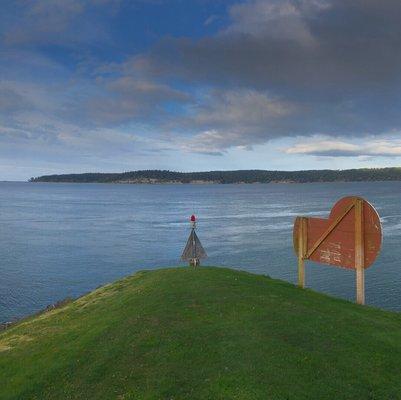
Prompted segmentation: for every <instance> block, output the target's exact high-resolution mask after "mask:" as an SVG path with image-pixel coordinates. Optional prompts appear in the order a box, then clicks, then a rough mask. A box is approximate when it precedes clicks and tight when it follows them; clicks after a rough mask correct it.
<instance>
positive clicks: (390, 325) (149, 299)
mask: <svg viewBox="0 0 401 400" xmlns="http://www.w3.org/2000/svg"><path fill="white" fill-rule="evenodd" d="M399 398H401V314H397V313H391V312H385V311H381V310H378V309H373V308H369V307H362V306H358V305H355V304H352V303H349V302H346V301H343V300H338V299H334V298H330V297H328V296H325V295H322V294H318V293H315V292H312V291H309V290H301V289H298V288H296V287H295V286H292V285H290V284H288V283H285V282H281V281H277V280H272V279H269V278H268V277H265V276H257V275H252V274H249V273H245V272H238V271H232V270H229V269H222V268H221V269H219V268H203V267H202V268H199V269H197V270H194V269H189V268H175V269H167V270H158V271H148V272H139V273H137V274H135V275H133V276H131V277H128V278H126V279H123V280H120V281H118V282H116V283H113V284H110V285H107V286H105V287H103V288H100V289H98V290H96V291H94V292H92V293H91V294H89V295H87V296H84V297H82V298H80V299H78V300H76V301H74V302H72V303H69V304H68V305H66V306H64V307H62V308H59V309H56V310H53V311H50V312H47V313H44V314H42V315H39V316H36V317H32V318H29V319H27V320H25V321H22V322H21V323H19V324H18V325H16V326H14V327H12V328H9V329H8V330H6V331H5V332H3V333H1V334H0V399H2V400H6V399H18V400H24V399H40V400H44V399H52V400H55V399H96V400H100V399H107V400H110V399H124V400H126V399H135V400H140V399H191V400H195V399H202V400H204V399H211V400H216V399H249V400H255V399H263V400H266V399H319V400H323V399H336V400H339V399H358V400H360V399H399Z"/></svg>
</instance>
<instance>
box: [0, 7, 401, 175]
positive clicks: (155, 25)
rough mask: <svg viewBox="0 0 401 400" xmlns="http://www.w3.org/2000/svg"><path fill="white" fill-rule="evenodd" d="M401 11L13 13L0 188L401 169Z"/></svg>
mask: <svg viewBox="0 0 401 400" xmlns="http://www.w3.org/2000/svg"><path fill="white" fill-rule="evenodd" d="M400 70H401V2H399V1H396V0H381V1H378V0H377V1H374V0H353V1H348V0H249V1H238V0H236V1H223V0H214V1H212V0H192V1H188V0H186V1H184V0H181V1H179V0H170V1H168V0H131V1H128V0H35V1H33V0H14V1H5V2H3V3H2V14H1V15H0V180H2V179H3V180H25V179H28V178H30V177H31V176H38V175H42V174H52V173H71V172H88V171H102V172H109V171H127V170H135V169H156V168H157V169H171V170H178V171H199V170H213V169H225V170H227V169H254V168H258V169H283V170H298V169H315V168H334V169H342V168H353V167H356V168H359V167H376V166H378V167H380V166H398V165H400V164H401V136H400V129H401V113H400V112H399V110H400V106H401V90H400V89H401V79H400V78H401V76H400V73H399V71H400Z"/></svg>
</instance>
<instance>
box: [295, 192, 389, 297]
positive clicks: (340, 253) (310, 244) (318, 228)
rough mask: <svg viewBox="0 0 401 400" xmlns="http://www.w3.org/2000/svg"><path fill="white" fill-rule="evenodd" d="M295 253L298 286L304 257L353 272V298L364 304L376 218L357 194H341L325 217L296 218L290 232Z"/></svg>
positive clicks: (377, 233)
mask: <svg viewBox="0 0 401 400" xmlns="http://www.w3.org/2000/svg"><path fill="white" fill-rule="evenodd" d="M293 240H294V248H295V252H296V254H297V256H298V285H299V286H301V287H305V265H304V262H305V260H311V261H315V262H318V263H321V264H327V265H332V266H335V267H342V268H348V269H355V271H356V301H357V303H359V304H365V269H366V268H368V267H370V265H372V263H373V262H374V261H375V259H376V257H377V256H378V254H379V252H380V248H381V243H382V229H381V223H380V218H379V215H378V213H377V211H376V210H375V208H374V207H373V206H372V205H371V204H370V203H368V202H367V201H366V200H364V199H363V198H361V197H344V198H343V199H341V200H339V201H338V202H337V203H336V204H335V205H334V207H333V208H332V210H331V212H330V216H329V218H328V219H323V218H307V217H297V218H296V220H295V224H294V232H293Z"/></svg>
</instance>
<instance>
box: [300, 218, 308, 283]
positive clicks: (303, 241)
mask: <svg viewBox="0 0 401 400" xmlns="http://www.w3.org/2000/svg"><path fill="white" fill-rule="evenodd" d="M306 248H307V219H306V218H305V217H301V218H300V219H299V235H298V286H299V287H301V288H305V261H304V260H305V255H306Z"/></svg>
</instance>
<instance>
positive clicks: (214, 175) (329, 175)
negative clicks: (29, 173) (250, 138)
mask: <svg viewBox="0 0 401 400" xmlns="http://www.w3.org/2000/svg"><path fill="white" fill-rule="evenodd" d="M400 180H401V167H397V168H361V169H348V170H329V169H326V170H305V171H265V170H238V171H208V172H174V171H167V170H141V171H130V172H122V173H82V174H63V175H44V176H39V177H36V178H31V179H30V182H64V183H132V184H135V183H148V184H152V183H219V184H227V183H311V182H365V181H400Z"/></svg>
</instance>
